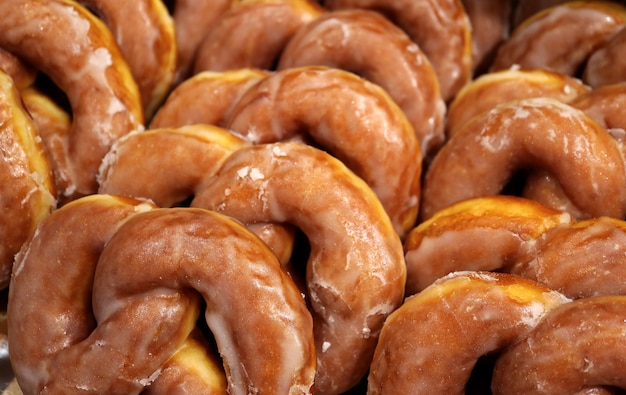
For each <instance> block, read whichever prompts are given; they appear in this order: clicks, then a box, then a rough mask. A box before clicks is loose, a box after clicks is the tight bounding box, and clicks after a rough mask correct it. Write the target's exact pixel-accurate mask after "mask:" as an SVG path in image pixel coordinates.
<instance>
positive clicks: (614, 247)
mask: <svg viewBox="0 0 626 395" xmlns="http://www.w3.org/2000/svg"><path fill="white" fill-rule="evenodd" d="M624 256H626V222H624V221H623V220H619V219H615V218H608V217H600V218H593V219H589V220H586V221H581V222H577V223H575V224H569V225H562V226H557V227H554V228H552V229H549V230H547V231H546V232H545V233H544V234H543V235H542V236H541V237H540V238H538V239H537V241H536V242H535V243H529V244H528V245H527V246H525V249H524V250H523V252H522V253H520V254H519V256H518V258H517V260H516V262H515V264H514V265H512V267H511V268H510V272H511V273H516V274H519V275H522V276H524V277H528V278H531V279H534V280H536V281H539V282H540V283H542V284H545V285H546V286H547V287H550V288H552V289H555V290H557V291H560V292H562V293H563V294H565V295H567V296H568V297H570V298H584V297H590V296H598V295H626V287H625V286H624V283H625V282H624V279H625V278H626V266H625V265H624Z"/></svg>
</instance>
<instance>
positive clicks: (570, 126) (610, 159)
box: [422, 98, 626, 219]
mask: <svg viewBox="0 0 626 395" xmlns="http://www.w3.org/2000/svg"><path fill="white" fill-rule="evenodd" d="M557 131H558V135H557ZM524 168H533V169H544V170H546V171H548V172H549V173H550V174H552V175H553V176H554V177H556V179H557V180H558V182H559V184H560V186H561V187H562V190H563V192H564V193H565V195H566V196H567V197H568V198H569V199H570V200H571V201H572V203H573V204H574V205H575V206H576V207H577V208H578V209H579V210H580V211H581V212H582V213H583V214H584V215H585V216H588V217H599V216H609V217H614V218H623V217H624V215H625V214H626V212H625V210H626V204H625V203H626V191H624V188H622V186H623V185H624V183H625V182H626V173H625V170H624V160H623V158H622V154H621V151H620V148H619V147H618V145H617V144H616V143H615V141H614V140H613V137H611V135H610V134H609V133H608V132H607V131H606V129H604V128H602V127H601V126H600V125H598V124H597V123H596V122H594V121H593V120H592V119H591V118H589V117H588V116H587V115H585V114H584V113H583V112H582V111H581V110H578V109H575V108H574V107H571V106H569V105H567V104H564V103H561V102H559V101H557V100H555V99H550V98H531V99H525V100H520V101H513V102H507V103H504V104H501V105H498V106H496V107H495V108H493V109H492V110H491V111H488V112H485V113H482V114H479V115H478V116H476V117H474V118H472V119H471V120H470V121H469V122H468V123H466V124H465V125H464V126H463V128H462V130H459V132H458V133H457V134H456V135H455V136H454V137H452V138H451V139H450V140H448V142H447V143H446V144H445V145H444V147H443V148H442V149H441V150H440V151H439V153H438V154H437V156H436V157H435V159H434V160H433V162H432V163H431V165H430V167H429V169H428V171H427V173H426V175H425V180H424V184H423V191H422V192H423V194H422V217H423V218H424V219H428V218H430V217H431V216H432V215H433V214H434V213H435V212H436V211H438V210H440V209H442V208H444V207H446V206H449V205H451V204H452V203H455V202H458V201H461V200H464V199H467V198H471V197H477V196H484V195H495V194H499V193H500V192H501V191H502V190H503V189H504V187H505V186H506V184H507V182H509V180H510V179H511V178H512V176H513V175H514V174H515V173H516V172H517V171H518V170H520V169H524ZM544 204H545V203H544ZM557 209H558V208H557Z"/></svg>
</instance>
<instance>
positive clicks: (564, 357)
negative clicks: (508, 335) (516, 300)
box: [492, 296, 626, 395]
mask: <svg viewBox="0 0 626 395" xmlns="http://www.w3.org/2000/svg"><path fill="white" fill-rule="evenodd" d="M624 320H626V297H625V296H598V297H590V298H583V299H578V300H575V301H573V302H571V303H566V304H564V305H562V306H560V307H557V308H556V309H554V310H552V311H551V312H550V313H549V314H548V315H546V316H545V317H544V319H543V320H542V321H541V322H540V323H539V324H538V325H537V327H536V328H535V329H534V330H533V331H532V332H531V333H530V334H528V336H525V337H524V338H523V339H521V341H520V342H518V343H517V344H515V345H513V346H512V347H510V348H509V349H508V350H506V351H505V352H504V353H503V354H502V355H501V356H500V358H499V359H498V361H497V362H496V366H495V369H494V375H493V381H492V389H493V391H494V394H525V395H526V394H532V395H535V394H574V393H579V392H578V391H581V392H582V391H583V390H589V388H590V387H594V386H597V387H600V386H607V387H609V388H610V387H618V388H622V389H625V388H626V380H625V378H624V375H623V374H622V373H623V372H624V369H626V358H625V357H624V353H623V350H624V348H625V347H626V336H624Z"/></svg>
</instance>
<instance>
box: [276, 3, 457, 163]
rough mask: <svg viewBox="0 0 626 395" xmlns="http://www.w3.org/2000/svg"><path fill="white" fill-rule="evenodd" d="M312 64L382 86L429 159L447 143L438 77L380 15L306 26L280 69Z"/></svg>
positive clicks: (333, 15) (339, 14) (347, 13)
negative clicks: (358, 76) (340, 71)
mask: <svg viewBox="0 0 626 395" xmlns="http://www.w3.org/2000/svg"><path fill="white" fill-rule="evenodd" d="M363 43H368V45H367V46H364V45H362V44H363ZM308 65H323V66H328V67H335V68H340V69H343V70H347V71H350V72H353V73H355V74H357V75H360V76H362V77H363V78H365V79H366V80H368V81H371V82H373V83H375V84H377V85H379V86H380V87H381V88H383V89H384V90H385V91H386V92H387V93H388V94H389V96H390V97H391V98H392V99H393V100H394V101H395V102H396V103H397V104H398V106H399V107H400V108H401V109H402V111H403V112H404V113H405V115H406V116H407V119H408V120H409V122H410V123H411V125H412V126H413V129H414V130H415V133H416V134H417V138H418V140H419V141H420V145H421V149H422V154H423V155H424V156H428V157H430V156H433V155H434V154H435V152H436V151H437V150H438V149H439V147H440V146H441V145H442V144H443V141H444V134H443V123H444V115H445V111H446V108H445V103H444V101H443V99H442V97H441V92H440V89H439V81H438V79H437V74H436V73H435V70H434V69H433V67H432V65H431V63H430V61H429V60H428V58H427V57H426V55H425V54H424V53H423V52H422V50H421V49H420V47H418V46H417V44H415V43H414V42H413V41H411V39H410V38H409V36H408V35H407V34H406V33H405V32H404V31H403V30H401V29H400V28H399V27H397V26H395V25H394V24H393V23H391V22H390V21H389V20H388V19H386V18H385V17H383V16H382V15H380V14H379V13H377V12H373V11H368V10H342V11H333V12H327V13H325V14H323V15H321V16H319V17H318V18H317V19H315V20H313V21H311V22H309V23H308V24H306V25H305V26H303V27H301V28H300V29H299V30H298V31H297V32H296V34H295V35H294V36H293V37H292V38H291V40H289V43H288V44H287V46H286V47H285V49H284V50H283V53H282V55H281V56H280V61H279V62H278V67H277V69H278V70H284V69H288V68H294V67H302V66H308Z"/></svg>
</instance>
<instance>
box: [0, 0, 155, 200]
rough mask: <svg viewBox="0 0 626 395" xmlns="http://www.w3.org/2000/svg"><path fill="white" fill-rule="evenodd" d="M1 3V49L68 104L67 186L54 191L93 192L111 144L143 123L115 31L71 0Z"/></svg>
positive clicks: (26, 0) (67, 193) (13, 0)
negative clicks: (52, 84) (42, 78)
mask: <svg viewBox="0 0 626 395" xmlns="http://www.w3.org/2000/svg"><path fill="white" fill-rule="evenodd" d="M0 8H1V9H2V10H3V11H4V14H3V17H2V18H1V19H0V31H1V32H2V34H0V47H3V48H4V49H6V50H7V51H9V52H11V53H13V54H14V55H15V56H17V57H18V58H20V59H23V60H24V61H25V62H27V63H29V64H31V65H34V66H35V67H37V68H38V69H40V70H41V71H42V72H44V73H45V74H47V75H48V76H49V77H50V78H51V79H52V80H53V81H54V82H55V83H56V85H57V86H59V87H60V89H61V90H62V91H63V92H65V93H66V94H67V97H68V99H69V101H70V103H71V106H72V129H71V131H70V133H69V134H68V135H67V137H66V138H64V140H65V141H64V145H65V151H66V153H65V154H66V156H67V165H68V169H67V171H68V173H69V174H70V177H71V180H72V185H71V186H70V187H69V188H67V189H65V190H63V191H59V193H60V194H61V195H63V196H68V197H70V196H80V195H86V194H90V193H93V192H95V191H96V190H97V182H96V173H97V171H98V167H99V166H100V162H101V161H102V157H103V156H104V155H105V154H106V152H107V151H108V150H109V148H110V146H111V144H112V142H113V141H115V140H116V139H117V138H119V137H120V136H122V135H124V134H127V133H129V132H130V131H133V130H137V129H141V128H142V127H143V110H142V107H141V99H140V97H139V93H138V91H137V87H136V84H135V82H134V80H133V77H132V75H131V73H130V70H129V68H128V66H127V65H126V62H125V61H124V59H123V56H122V54H121V53H120V52H119V49H118V47H117V44H116V43H115V40H114V38H113V36H112V35H111V33H110V31H109V29H108V28H107V27H106V26H105V25H104V24H103V23H102V22H101V21H100V20H98V19H97V18H96V17H95V16H93V15H92V14H91V13H90V12H89V11H87V9H85V8H84V7H82V6H80V5H78V4H77V3H75V2H73V1H68V0H50V1H49V0H18V1H15V0H1V1H0ZM59 26H63V27H64V28H63V29H60V28H59ZM68 43H72V44H71V45H68Z"/></svg>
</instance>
